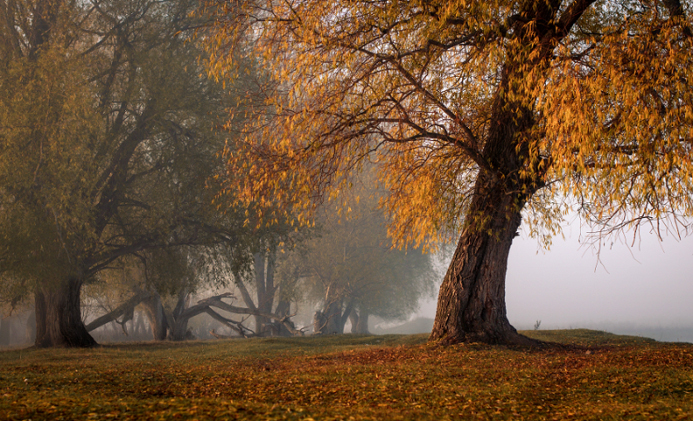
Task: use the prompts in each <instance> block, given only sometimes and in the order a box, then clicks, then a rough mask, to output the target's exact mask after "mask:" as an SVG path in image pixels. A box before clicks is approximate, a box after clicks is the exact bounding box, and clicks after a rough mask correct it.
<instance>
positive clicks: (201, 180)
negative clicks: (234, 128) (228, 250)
mask: <svg viewBox="0 0 693 421" xmlns="http://www.w3.org/2000/svg"><path fill="white" fill-rule="evenodd" d="M196 6H197V2H195V1H188V0H175V1H173V0H172V1H152V0H137V1H119V0H103V1H94V2H86V3H85V2H75V1H61V0H46V1H30V0H26V1H23V0H18V1H11V2H1V3H0V14H2V17H3V18H2V20H1V21H0V49H1V50H2V55H1V56H0V183H1V184H0V259H1V265H2V273H1V274H0V276H1V277H2V282H3V285H4V286H3V292H4V291H6V290H11V291H12V293H13V294H24V295H26V294H28V293H33V295H34V303H35V312H36V326H37V334H36V345H37V346H41V347H43V346H58V345H60V346H90V345H93V344H94V343H95V342H94V340H93V339H92V337H91V336H90V335H89V334H88V332H87V330H86V329H85V326H84V324H83V322H82V319H81V312H80V292H81V289H82V286H83V285H84V284H85V283H90V282H95V281H97V280H98V276H97V275H98V274H99V273H100V272H101V271H103V270H104V269H106V268H109V267H110V265H113V264H116V263H117V262H118V261H119V260H120V259H122V258H124V257H125V256H138V253H144V254H146V253H145V252H146V251H147V250H150V251H151V253H154V251H155V250H160V249H162V248H166V247H176V246H185V245H210V244H213V243H214V242H218V241H220V238H222V239H223V240H224V241H227V242H228V241H233V239H234V236H235V235H236V234H235V233H236V232H237V230H238V229H241V227H242V222H243V219H242V218H240V216H236V215H235V214H234V212H233V209H231V210H229V212H227V213H225V214H221V213H219V212H217V210H216V209H215V207H214V206H213V205H212V204H211V203H212V199H213V197H214V195H215V194H216V193H215V192H214V186H213V185H212V186H209V185H208V184H209V180H210V177H211V176H213V175H214V174H215V172H217V171H218V169H219V160H218V157H217V155H216V154H217V152H218V151H219V150H220V149H221V148H222V146H223V142H224V136H225V135H223V134H220V133H219V132H218V131H216V130H215V129H216V128H217V127H219V126H220V125H221V120H220V116H221V113H222V112H223V110H224V109H225V107H226V106H227V105H228V102H227V101H228V94H227V91H225V90H224V89H223V87H222V85H221V84H217V83H214V82H213V81H211V80H209V79H207V77H206V76H205V75H204V71H203V69H202V68H201V62H200V60H199V57H200V50H199V48H198V46H197V44H196V42H195V41H194V40H193V38H192V35H193V30H194V29H195V27H196V26H197V25H198V24H199V23H200V22H199V21H198V20H196V18H192V17H191V12H192V11H193V10H195V7H196ZM229 88H232V86H229ZM140 256H141V255H140ZM10 286H11V288H10Z"/></svg>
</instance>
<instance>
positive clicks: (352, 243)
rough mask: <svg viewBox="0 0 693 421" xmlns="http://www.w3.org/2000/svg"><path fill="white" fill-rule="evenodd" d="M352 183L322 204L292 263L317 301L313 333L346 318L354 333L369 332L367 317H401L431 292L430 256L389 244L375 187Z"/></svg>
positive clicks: (338, 326)
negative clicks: (313, 233)
mask: <svg viewBox="0 0 693 421" xmlns="http://www.w3.org/2000/svg"><path fill="white" fill-rule="evenodd" d="M357 186H359V187H355V188H354V189H353V190H350V191H349V192H345V193H344V194H343V195H340V196H338V197H336V198H335V199H334V201H331V202H328V203H326V204H325V205H324V206H323V207H322V208H321V210H320V211H319V214H318V215H319V216H318V218H317V220H316V223H317V226H318V228H317V235H316V236H315V237H314V238H312V239H310V240H308V241H307V243H306V244H305V245H304V249H303V251H302V253H298V254H296V255H295V257H294V260H293V261H292V263H291V264H292V265H294V267H296V268H297V272H298V273H300V274H301V276H302V288H304V289H305V290H306V292H307V293H308V295H309V297H310V299H312V300H314V301H318V302H319V303H320V309H319V310H318V311H317V312H316V313H315V316H314V318H315V321H314V332H315V333H343V331H344V325H345V323H346V322H347V320H349V319H351V324H352V332H353V333H368V318H369V316H378V317H380V318H382V319H386V320H401V319H406V318H407V317H408V316H409V315H410V314H411V313H413V312H414V311H416V309H417V308H418V303H419V299H421V298H422V297H424V296H425V295H426V294H430V293H431V292H432V288H433V282H434V272H433V268H432V264H431V255H430V254H425V253H422V251H421V250H420V249H412V248H410V249H407V250H403V249H397V248H394V247H393V244H392V241H391V240H390V239H389V238H388V236H387V218H386V215H385V214H384V212H383V211H382V210H380V209H378V208H377V204H378V199H379V196H378V192H377V191H375V190H372V189H369V188H367V187H365V186H363V185H361V184H360V183H357ZM335 202H336V203H337V206H336V207H335ZM342 207H343V208H344V213H342V212H341V211H340V210H339V209H341V208H342Z"/></svg>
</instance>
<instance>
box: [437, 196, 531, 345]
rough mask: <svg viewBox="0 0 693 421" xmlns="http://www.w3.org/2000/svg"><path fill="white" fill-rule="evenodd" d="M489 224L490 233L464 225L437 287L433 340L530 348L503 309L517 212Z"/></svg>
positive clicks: (496, 216) (518, 219)
mask: <svg viewBox="0 0 693 421" xmlns="http://www.w3.org/2000/svg"><path fill="white" fill-rule="evenodd" d="M489 216H491V215H489ZM491 218H492V219H491V221H490V224H491V229H490V231H489V230H480V229H477V227H476V226H474V225H473V224H468V226H467V228H466V229H465V230H464V231H463V233H462V235H461V236H460V240H459V242H458V245H457V249H456V251H455V254H454V257H453V258H452V263H451V264H450V267H449V268H448V271H447V274H446V275H445V278H444V280H443V284H442V285H441V287H440V294H439V296H438V308H437V311H436V319H435V323H434V326H433V331H432V332H431V339H432V340H440V341H442V342H444V343H458V342H486V343H521V344H529V343H530V342H531V341H530V340H529V339H528V338H525V337H523V336H521V335H519V334H518V333H517V331H516V330H515V328H513V327H512V326H511V325H510V322H509V321H508V317H507V315H506V306H505V274H506V269H507V264H508V255H509V253H510V246H511V244H512V241H513V237H515V233H516V232H517V229H518V228H519V227H520V222H521V216H520V213H519V211H515V212H512V213H511V214H509V215H508V214H506V212H503V211H498V210H497V211H496V212H495V214H493V215H492V216H491Z"/></svg>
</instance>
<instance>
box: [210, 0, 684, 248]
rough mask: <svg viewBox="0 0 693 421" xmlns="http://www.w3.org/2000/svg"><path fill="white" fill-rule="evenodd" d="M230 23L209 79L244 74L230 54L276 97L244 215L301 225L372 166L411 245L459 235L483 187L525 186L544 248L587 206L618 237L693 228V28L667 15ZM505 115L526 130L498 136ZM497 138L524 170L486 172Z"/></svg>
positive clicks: (269, 103)
mask: <svg viewBox="0 0 693 421" xmlns="http://www.w3.org/2000/svg"><path fill="white" fill-rule="evenodd" d="M235 7H236V8H235V9H231V8H219V9H217V12H218V15H217V17H218V21H217V25H216V26H215V31H216V33H215V35H214V43H212V44H210V50H212V52H213V55H214V59H213V60H212V62H211V67H210V71H211V72H212V73H213V74H216V75H218V76H223V75H224V74H225V72H227V71H229V69H233V68H234V57H235V55H234V54H229V52H228V48H232V49H233V51H234V53H235V52H237V51H238V50H243V49H245V50H244V51H245V52H250V51H252V54H257V56H258V57H259V58H258V60H259V62H260V63H261V67H263V68H264V69H266V72H267V83H266V84H265V88H266V89H264V90H262V92H263V96H261V97H260V96H258V97H256V98H255V102H254V103H255V104H257V108H256V110H260V109H261V108H263V107H265V108H264V109H265V110H267V109H269V110H271V113H266V112H265V113H261V114H262V116H261V117H258V118H257V120H256V122H255V123H254V124H251V125H249V126H247V127H246V131H247V134H248V137H247V138H246V141H245V142H242V143H241V144H240V145H237V146H234V150H233V151H230V152H229V154H228V158H229V168H230V171H231V172H234V173H235V171H236V170H235V169H237V168H241V169H242V171H241V173H242V174H244V175H243V176H242V177H241V178H240V180H238V179H234V182H233V183H232V184H233V185H232V186H230V187H229V188H230V189H235V188H238V189H239V190H240V191H241V197H242V199H243V200H244V201H245V202H247V203H249V202H251V201H257V200H259V201H260V202H262V201H263V200H267V201H272V202H273V204H275V205H277V204H279V205H280V206H279V208H276V207H275V208H274V211H273V212H275V213H276V212H277V211H278V209H284V210H285V211H286V210H287V209H290V211H286V212H284V214H283V215H284V216H286V215H287V214H289V213H291V214H292V215H294V217H295V218H297V219H298V220H299V221H300V222H304V221H305V220H307V218H309V216H310V211H311V210H312V209H313V206H314V204H315V201H320V200H321V199H322V198H324V197H329V196H330V195H331V194H332V192H333V191H335V190H339V189H340V188H342V187H344V186H345V185H346V183H347V180H348V177H349V174H350V173H351V172H352V171H353V170H354V169H358V168H359V166H360V164H361V163H362V162H363V161H364V160H370V161H372V162H374V163H375V164H376V165H377V166H378V167H379V174H380V175H381V181H382V183H383V185H384V186H386V187H387V188H389V189H390V190H391V191H392V195H391V196H389V197H388V198H387V199H386V200H385V201H384V202H383V205H384V206H385V207H386V208H387V209H388V210H389V211H390V212H391V214H392V215H393V216H394V218H393V224H392V225H391V228H390V232H391V234H392V235H393V237H394V238H395V239H397V241H398V242H399V243H400V244H405V243H409V242H414V243H416V244H424V245H428V244H431V243H434V242H435V241H436V240H438V239H439V236H440V233H441V232H445V231H446V230H447V231H448V232H449V231H453V230H455V229H456V228H459V227H460V224H462V223H463V222H464V221H463V220H464V218H465V214H466V212H467V206H468V205H469V199H470V198H471V197H472V195H473V186H474V183H476V182H477V180H478V175H479V174H482V173H485V174H492V175H489V176H490V177H492V178H493V177H498V178H499V179H502V180H514V181H507V182H508V183H509V185H508V189H510V190H513V191H517V193H518V195H519V196H518V200H517V206H519V207H520V208H522V207H523V206H524V205H525V202H526V203H527V204H528V206H529V211H528V212H527V214H528V216H529V217H528V218H527V219H528V221H529V222H530V231H531V232H533V233H536V234H538V235H541V236H543V238H544V239H545V241H549V240H548V239H549V237H550V236H551V235H553V234H554V233H556V232H557V230H558V229H559V227H560V222H561V220H562V217H563V215H564V214H565V212H566V211H567V210H568V209H569V208H570V206H572V205H573V204H575V203H577V205H578V208H579V209H580V210H581V212H582V214H583V216H584V217H586V219H587V220H588V221H590V222H592V223H595V224H596V225H597V227H598V229H604V230H606V231H610V230H615V229H620V228H627V227H629V226H631V225H632V224H631V223H635V224H637V223H638V222H637V221H642V220H644V219H650V218H652V220H660V219H666V218H667V217H669V216H670V217H671V218H673V219H672V220H670V222H674V226H676V225H677V223H678V222H677V221H678V219H677V218H679V217H680V216H684V217H685V216H690V214H691V211H692V210H693V209H692V206H691V203H690V196H691V195H690V191H691V187H693V185H691V183H692V182H691V180H692V178H691V175H692V171H691V167H690V159H689V155H690V139H691V136H692V133H691V127H692V126H693V124H692V122H693V111H692V108H691V86H690V80H691V74H690V73H691V70H690V69H691V68H693V66H692V65H691V55H690V54H689V51H690V47H691V41H690V36H689V34H690V28H688V23H687V20H686V19H683V18H682V17H681V16H672V15H671V12H669V11H668V7H669V6H667V5H666V4H663V3H661V4H660V3H658V2H655V1H645V2H630V1H598V2H580V1H568V2H564V3H562V4H557V5H554V6H552V5H549V4H545V3H544V2H535V3H532V2H530V3H518V2H512V1H510V2H477V1H452V2H398V1H395V2H366V3H363V2H338V3H335V2H325V1H318V0H307V1H289V2H274V1H271V0H267V1H258V2H251V1H247V2H239V3H236V4H235ZM686 11H687V9H686V8H684V10H683V12H684V13H685V12H686ZM684 17H685V15H684ZM578 18H579V19H578ZM504 77H505V78H506V79H505V80H503V78H504ZM504 113H505V114H504ZM507 114H514V117H513V118H514V120H515V121H514V122H509V121H505V120H504V121H502V122H501V121H499V120H498V118H500V117H501V116H503V115H507ZM494 119H496V120H494ZM498 125H504V126H503V127H504V128H503V130H506V129H507V138H506V139H504V140H503V142H505V143H504V144H505V145H506V146H508V149H510V150H513V149H514V151H515V153H516V154H518V160H519V161H520V162H519V164H518V166H519V168H510V167H509V168H506V169H501V168H499V167H500V166H502V164H501V163H502V162H503V160H504V159H506V158H507V159H508V160H509V161H512V160H513V159H514V158H513V157H512V156H511V155H512V153H511V154H509V155H508V156H506V157H504V158H498V157H495V158H491V155H492V154H493V152H492V151H490V150H488V149H487V147H486V146H487V145H488V144H489V142H490V139H491V138H492V137H493V136H497V135H498V133H497V131H496V129H497V128H498ZM525 125H526V126H527V127H524V126H525ZM513 126H514V129H513V128H512V127H513ZM513 130H516V132H513ZM494 141H495V140H494ZM500 143H502V142H500ZM500 143H498V142H497V143H496V144H500ZM494 159H495V160H496V161H499V162H494ZM239 181H240V182H239ZM503 182H506V181H503ZM539 187H542V188H545V190H543V191H542V192H541V193H539V196H537V197H534V196H533V195H534V194H535V193H536V189H537V188H539ZM561 197H562V198H563V199H561ZM260 204H261V205H262V203H260ZM280 213H281V212H280ZM276 216H277V215H275V216H273V217H276Z"/></svg>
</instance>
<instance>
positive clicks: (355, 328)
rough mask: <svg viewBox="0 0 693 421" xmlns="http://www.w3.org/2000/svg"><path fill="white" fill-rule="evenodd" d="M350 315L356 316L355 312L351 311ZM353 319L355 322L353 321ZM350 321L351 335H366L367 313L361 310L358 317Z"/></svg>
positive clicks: (367, 332)
mask: <svg viewBox="0 0 693 421" xmlns="http://www.w3.org/2000/svg"><path fill="white" fill-rule="evenodd" d="M351 314H356V310H354V311H352V312H351ZM354 319H355V320H354ZM354 319H352V321H351V333H357V334H359V335H367V334H369V333H370V332H369V331H368V311H367V310H364V309H361V310H360V311H359V314H358V316H356V317H355V318H354Z"/></svg>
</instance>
